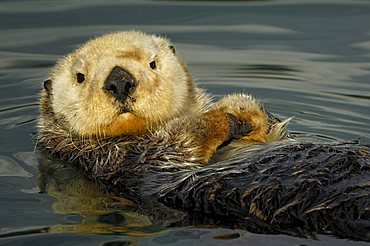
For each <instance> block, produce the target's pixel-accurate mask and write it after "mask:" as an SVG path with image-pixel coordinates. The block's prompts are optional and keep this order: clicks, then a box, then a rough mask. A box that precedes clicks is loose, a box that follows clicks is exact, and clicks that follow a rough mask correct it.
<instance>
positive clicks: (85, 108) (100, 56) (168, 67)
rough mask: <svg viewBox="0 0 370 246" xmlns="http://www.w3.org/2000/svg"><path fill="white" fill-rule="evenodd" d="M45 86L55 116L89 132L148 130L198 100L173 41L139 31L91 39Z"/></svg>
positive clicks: (61, 63) (68, 125)
mask: <svg viewBox="0 0 370 246" xmlns="http://www.w3.org/2000/svg"><path fill="white" fill-rule="evenodd" d="M44 86H45V90H46V91H48V94H49V95H50V102H51V107H52V111H53V112H54V117H55V118H56V119H55V120H56V121H57V122H58V123H59V124H61V125H62V126H63V127H64V128H67V129H68V130H69V131H71V132H74V133H76V134H78V135H83V136H94V135H95V136H120V135H137V134H141V133H145V132H147V131H148V130H150V129H152V128H153V127H156V126H158V125H160V124H161V123H164V122H166V121H168V120H170V119H172V118H174V117H176V116H178V115H181V114H184V113H185V112H186V111H189V110H191V109H190V108H191V106H190V105H191V104H192V103H193V100H195V99H194V97H192V96H191V94H192V93H193V92H194V88H195V85H194V83H193V80H192V78H191V76H190V75H189V74H188V72H187V68H186V65H185V64H184V63H183V61H182V60H181V58H179V57H178V56H177V55H176V54H175V52H174V48H173V46H172V45H171V43H170V42H169V41H168V40H166V39H164V38H161V37H158V36H154V35H147V34H143V33H141V32H134V31H132V32H120V33H113V34H108V35H104V36H101V37H98V38H96V39H93V40H91V41H89V42H87V43H86V44H84V45H83V46H82V47H80V48H78V49H77V50H76V51H74V52H73V53H71V54H70V55H68V56H67V57H65V58H63V59H62V60H60V61H59V62H58V64H57V65H56V67H55V69H54V71H53V73H52V75H51V76H50V80H49V81H47V82H46V83H45V85H44Z"/></svg>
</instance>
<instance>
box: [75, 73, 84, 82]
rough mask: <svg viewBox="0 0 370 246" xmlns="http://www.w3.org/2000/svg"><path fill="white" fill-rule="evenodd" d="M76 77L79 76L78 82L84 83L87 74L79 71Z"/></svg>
mask: <svg viewBox="0 0 370 246" xmlns="http://www.w3.org/2000/svg"><path fill="white" fill-rule="evenodd" d="M76 77H77V82H78V83H82V82H84V81H85V75H84V74H83V73H77V74H76Z"/></svg>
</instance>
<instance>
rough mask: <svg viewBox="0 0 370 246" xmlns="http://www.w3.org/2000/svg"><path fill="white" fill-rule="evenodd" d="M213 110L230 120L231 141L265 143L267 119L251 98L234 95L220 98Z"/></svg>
mask: <svg viewBox="0 0 370 246" xmlns="http://www.w3.org/2000/svg"><path fill="white" fill-rule="evenodd" d="M214 109H216V110H219V111H221V112H224V113H226V114H227V115H228V116H229V119H230V130H229V134H230V135H232V138H233V139H241V140H244V141H246V142H248V143H261V142H266V141H267V137H266V136H267V134H268V131H269V128H270V121H269V117H268V115H267V114H266V112H265V110H264V109H263V107H262V106H261V105H260V104H259V103H258V102H257V101H256V100H255V99H253V98H252V97H251V96H249V95H246V94H234V95H229V96H226V97H224V98H222V99H221V100H220V101H219V102H218V103H216V104H215V106H214Z"/></svg>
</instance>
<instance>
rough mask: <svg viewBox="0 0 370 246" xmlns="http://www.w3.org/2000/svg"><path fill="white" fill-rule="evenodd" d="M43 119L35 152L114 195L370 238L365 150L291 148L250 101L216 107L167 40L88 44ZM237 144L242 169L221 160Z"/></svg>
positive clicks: (135, 37) (55, 79)
mask: <svg viewBox="0 0 370 246" xmlns="http://www.w3.org/2000/svg"><path fill="white" fill-rule="evenodd" d="M40 111H41V112H40V118H39V121H38V134H37V145H38V147H39V148H40V149H41V150H43V151H44V152H46V153H48V154H49V155H51V156H52V157H54V158H57V159H59V160H63V161H66V162H69V163H71V164H73V165H75V166H76V167H79V168H82V169H83V170H84V171H85V173H86V174H87V176H88V177H90V178H91V179H93V180H95V181H96V183H97V184H98V185H99V186H100V187H101V188H102V189H103V190H104V191H106V192H110V193H113V194H115V195H118V196H128V197H130V198H136V199H138V200H145V201H148V199H151V200H155V201H157V202H160V203H161V204H164V205H166V206H169V207H173V208H176V209H182V210H186V211H188V212H189V215H190V217H191V216H192V215H194V214H197V216H199V214H203V215H205V216H206V217H207V216H209V215H212V216H213V215H214V216H218V217H224V216H229V217H231V218H232V220H231V221H233V223H231V222H230V220H229V222H228V223H230V224H233V225H234V226H236V227H243V228H246V229H250V230H254V231H268V232H284V231H289V230H291V231H317V232H324V233H334V234H336V235H340V236H353V235H354V236H353V237H355V238H359V239H365V240H369V238H370V235H369V231H368V230H367V229H368V228H369V223H370V222H369V220H370V184H369V182H368V177H369V175H370V171H369V169H370V164H369V153H370V150H369V149H370V148H369V147H368V146H359V145H356V144H338V145H323V144H321V145H320V144H303V143H296V142H294V141H293V142H291V141H288V143H286V142H284V141H285V140H282V139H284V137H285V136H286V125H287V122H288V121H289V119H287V120H284V121H280V120H279V119H277V118H276V117H274V116H273V115H272V114H270V113H268V112H266V111H265V110H264V108H263V107H262V105H261V104H259V103H258V102H257V101H256V100H255V99H253V98H252V97H251V96H249V95H246V94H235V95H229V96H226V97H224V98H222V99H221V100H219V101H218V102H213V101H212V99H211V97H210V96H209V95H207V94H206V93H205V92H204V91H203V90H201V89H199V88H198V87H197V85H196V84H195V82H194V80H193V78H192V76H191V74H190V72H189V69H188V68H187V66H186V63H185V62H184V61H183V60H182V59H181V57H180V56H179V54H178V52H176V50H175V48H174V45H173V44H172V43H171V42H170V41H169V40H167V39H165V38H162V37H159V36H155V35H149V34H144V33H141V32H136V31H127V32H118V33H112V34H107V35H104V36H101V37H97V38H95V39H93V40H90V41H88V42H87V43H86V44H84V45H82V46H81V47H80V48H78V49H76V50H75V51H74V52H72V53H71V54H70V55H68V56H66V57H64V58H62V59H61V60H60V61H59V62H58V63H57V65H56V66H55V68H54V69H53V71H52V73H51V75H50V76H49V78H48V79H47V80H46V81H45V82H44V89H43V90H42V92H41V101H40ZM279 140H281V141H279ZM236 141H237V142H239V144H240V143H242V145H244V146H246V147H244V148H243V150H242V151H241V152H242V153H244V154H245V155H243V158H240V155H235V156H236V157H237V158H235V157H233V156H231V157H230V158H229V159H228V160H226V161H225V160H223V161H220V159H219V158H218V157H217V155H218V154H219V153H222V151H224V150H225V149H226V148H230V143H234V142H236ZM268 142H270V144H268ZM263 143H264V144H263ZM261 144H262V145H261ZM247 146H249V147H247ZM266 146H268V147H269V148H267V149H266ZM247 149H253V151H246V150H247ZM255 149H257V150H255ZM243 151H244V152H243ZM245 151H246V152H245ZM225 156H228V154H227V153H226V154H225ZM229 156H230V154H229ZM348 165H349V167H348ZM342 166H343V167H342ZM344 167H346V168H344ZM200 177H201V178H200ZM342 186H345V187H346V188H348V189H344V190H341V189H342V188H343V187H342ZM339 187H342V188H341V189H339ZM347 190H348V192H350V194H348V193H346V191H347ZM338 191H341V192H339V193H338ZM351 230H357V231H358V233H357V234H354V233H352V231H351ZM356 235H357V236H356Z"/></svg>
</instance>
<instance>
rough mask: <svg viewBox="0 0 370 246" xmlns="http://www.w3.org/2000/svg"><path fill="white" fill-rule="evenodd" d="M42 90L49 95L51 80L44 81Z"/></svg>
mask: <svg viewBox="0 0 370 246" xmlns="http://www.w3.org/2000/svg"><path fill="white" fill-rule="evenodd" d="M44 89H45V90H46V91H47V92H48V93H50V92H51V80H50V79H48V80H45V81H44Z"/></svg>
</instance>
